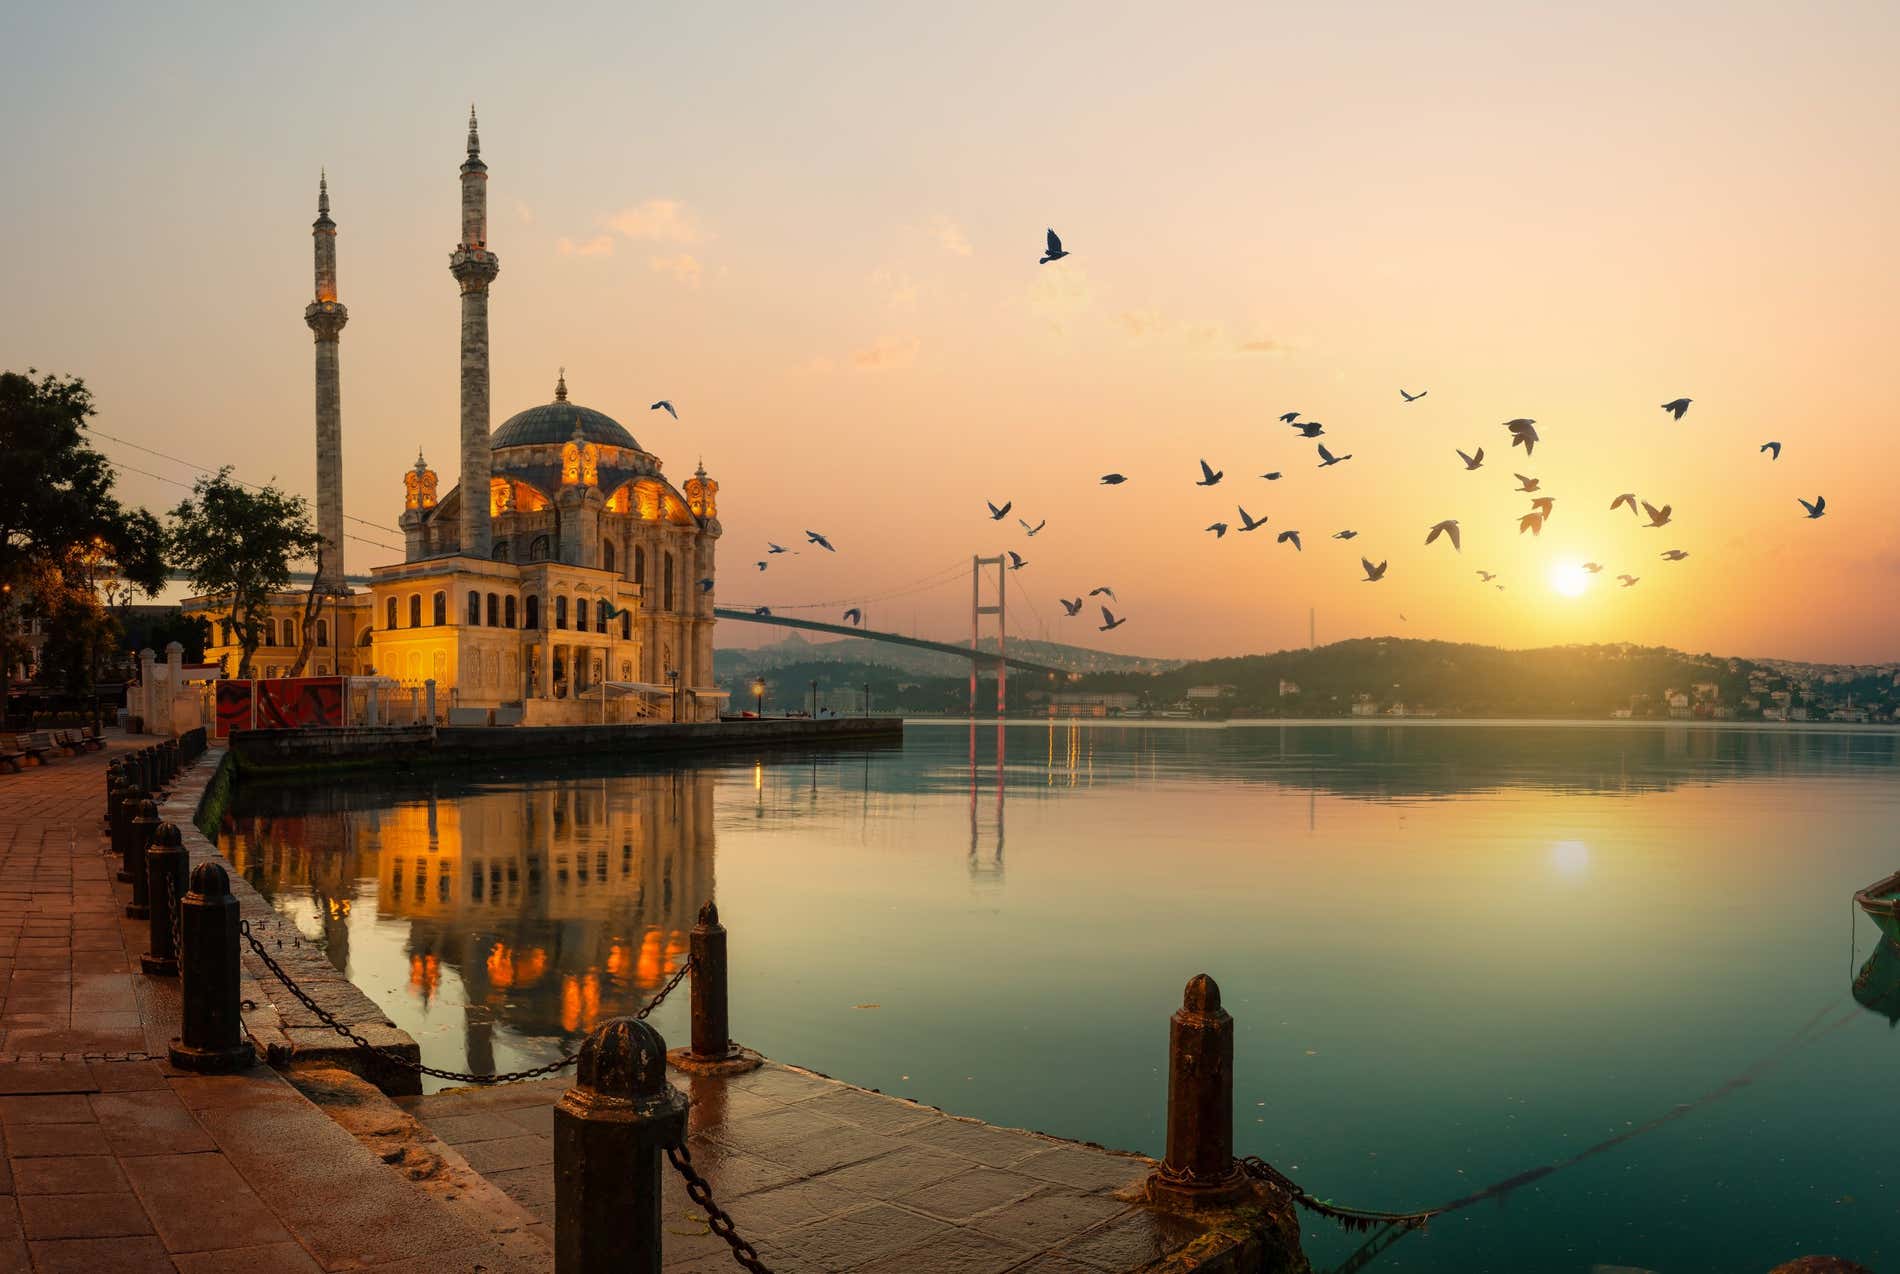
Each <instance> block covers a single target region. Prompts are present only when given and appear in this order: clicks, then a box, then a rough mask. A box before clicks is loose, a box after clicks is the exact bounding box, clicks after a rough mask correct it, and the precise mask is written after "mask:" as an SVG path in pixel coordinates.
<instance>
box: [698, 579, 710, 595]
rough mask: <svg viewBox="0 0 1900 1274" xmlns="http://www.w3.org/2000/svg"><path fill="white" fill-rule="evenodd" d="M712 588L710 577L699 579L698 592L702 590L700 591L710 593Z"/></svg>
mask: <svg viewBox="0 0 1900 1274" xmlns="http://www.w3.org/2000/svg"><path fill="white" fill-rule="evenodd" d="M712 589H713V582H712V580H710V579H703V580H701V581H699V591H700V592H702V593H710V592H712Z"/></svg>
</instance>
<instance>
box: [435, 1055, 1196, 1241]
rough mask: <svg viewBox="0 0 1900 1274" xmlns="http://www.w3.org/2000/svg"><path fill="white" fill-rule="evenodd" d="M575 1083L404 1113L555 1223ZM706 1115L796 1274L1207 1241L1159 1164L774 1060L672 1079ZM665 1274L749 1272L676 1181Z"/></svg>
mask: <svg viewBox="0 0 1900 1274" xmlns="http://www.w3.org/2000/svg"><path fill="white" fill-rule="evenodd" d="M567 1082H568V1081H566V1080H553V1081H545V1082H541V1083H535V1084H516V1085H510V1086H508V1087H506V1088H498V1089H471V1088H464V1089H454V1090H450V1091H447V1092H441V1093H436V1094H433V1095H431V1096H428V1097H421V1098H415V1097H410V1098H402V1099H400V1101H401V1104H402V1105H403V1106H404V1108H406V1109H407V1110H409V1111H410V1112H411V1113H413V1114H414V1115H415V1116H416V1117H417V1118H418V1119H420V1120H421V1121H422V1123H423V1124H424V1125H426V1126H427V1127H428V1129H429V1130H430V1131H431V1132H433V1133H434V1134H435V1135H436V1136H437V1137H439V1138H440V1139H441V1140H442V1141H444V1142H446V1143H448V1144H449V1145H450V1146H452V1147H453V1148H454V1149H455V1150H456V1151H457V1152H459V1153H460V1154H461V1156H462V1157H463V1158H465V1159H466V1160H467V1161H468V1163H469V1164H470V1166H472V1167H473V1168H475V1169H476V1170H477V1171H479V1172H481V1173H482V1174H483V1175H484V1176H486V1177H487V1178H488V1179H489V1180H490V1181H492V1182H493V1183H495V1184H496V1185H499V1186H501V1187H502V1189H504V1190H505V1191H507V1192H508V1194H509V1195H510V1196H511V1197H512V1198H514V1199H515V1200H516V1201H517V1202H519V1203H520V1204H521V1205H522V1206H524V1207H525V1208H527V1209H528V1210H529V1211H530V1212H532V1213H534V1214H536V1215H537V1216H539V1217H540V1218H542V1219H543V1220H545V1221H550V1222H551V1221H552V1219H553V1215H554V1173H553V1161H554V1151H553V1125H554V1120H553V1103H554V1102H555V1101H556V1100H558V1099H559V1097H560V1095H561V1093H562V1092H563V1091H564V1090H565V1089H566V1087H567ZM673 1082H674V1083H675V1085H676V1086H678V1087H679V1088H680V1089H681V1091H682V1092H684V1093H685V1094H686V1095H687V1096H688V1097H689V1098H690V1099H691V1101H692V1113H691V1115H690V1116H689V1124H688V1128H689V1141H688V1145H689V1147H690V1149H691V1150H692V1154H693V1164H694V1166H695V1167H696V1168H697V1169H698V1170H699V1171H700V1173H701V1174H702V1175H704V1176H705V1177H706V1178H707V1180H708V1181H710V1182H711V1183H712V1186H713V1193H714V1196H715V1198H717V1199H718V1201H719V1203H720V1204H721V1205H722V1206H723V1207H725V1209H726V1210H727V1211H728V1212H729V1213H730V1214H731V1215H732V1218H733V1220H734V1221H735V1222H736V1223H737V1225H738V1227H739V1232H740V1234H741V1235H743V1236H744V1237H746V1238H747V1239H750V1240H751V1241H752V1242H753V1244H754V1245H755V1246H756V1247H757V1248H758V1249H759V1254H760V1256H761V1257H762V1258H763V1259H764V1261H765V1263H766V1264H767V1265H769V1266H771V1267H772V1269H773V1270H775V1271H779V1274H803V1272H805V1271H820V1270H824V1271H831V1270H854V1271H864V1272H865V1274H894V1272H896V1271H945V1272H946V1274H1005V1272H1006V1271H1009V1272H1020V1274H1100V1272H1101V1271H1104V1270H1117V1271H1124V1270H1136V1269H1141V1268H1144V1267H1146V1266H1148V1265H1149V1264H1150V1263H1151V1262H1155V1261H1158V1260H1161V1259H1162V1258H1164V1257H1166V1256H1168V1255H1170V1254H1172V1253H1178V1252H1179V1251H1181V1250H1182V1249H1183V1248H1185V1247H1187V1246H1188V1245H1189V1244H1191V1243H1193V1242H1194V1241H1195V1240H1196V1239H1199V1238H1201V1237H1202V1236H1203V1234H1204V1233H1205V1227H1204V1226H1202V1225H1199V1224H1197V1223H1195V1222H1193V1221H1191V1220H1187V1219H1184V1218H1181V1217H1178V1216H1174V1215H1170V1214H1168V1213H1164V1212H1158V1211H1155V1210H1153V1209H1151V1208H1148V1207H1145V1206H1142V1205H1141V1204H1140V1203H1139V1202H1138V1201H1137V1198H1136V1196H1137V1192H1138V1189H1139V1186H1140V1184H1141V1182H1142V1181H1143V1180H1144V1179H1145V1178H1146V1177H1147V1175H1148V1173H1149V1171H1150V1169H1152V1168H1153V1166H1154V1165H1153V1163H1152V1161H1150V1160H1148V1159H1144V1158H1141V1157H1139V1156H1135V1155H1125V1154H1119V1153H1116V1152H1113V1151H1108V1150H1103V1149H1100V1148H1099V1147H1095V1146H1087V1145H1082V1144H1079V1143H1076V1142H1068V1141H1058V1140H1056V1139H1054V1138H1050V1137H1044V1136H1041V1135H1039V1134H1037V1133H1031V1132H1021V1131H1018V1130H1015V1129H1006V1128H993V1127H990V1126H989V1125H987V1124H982V1123H978V1122H976V1121H973V1120H968V1119H961V1118H957V1117H955V1116H952V1115H947V1114H944V1113H943V1112H942V1111H939V1110H936V1109H934V1108H932V1107H929V1106H922V1105H918V1104H917V1103H915V1102H910V1101H905V1100H903V1099H901V1098H896V1097H887V1096H884V1095H883V1094H880V1093H873V1092H869V1091H866V1090H864V1089H861V1088H853V1087H851V1086H850V1085H848V1084H843V1083H840V1082H838V1081H836V1080H832V1079H828V1078H826V1077H824V1076H821V1075H816V1074H813V1073H811V1072H809V1071H803V1070H799V1069H796V1068H793V1067H788V1066H781V1065H777V1064H775V1063H767V1064H766V1066H765V1067H764V1068H763V1069H762V1070H758V1071H755V1072H753V1073H752V1074H749V1075H740V1076H737V1077H734V1078H731V1079H712V1078H697V1077H695V1078H688V1077H685V1076H679V1075H675V1076H673ZM664 1207H665V1215H666V1217H667V1218H668V1222H667V1227H666V1228H667V1234H666V1250H665V1256H666V1268H667V1269H668V1270H678V1271H682V1274H688V1272H689V1274H715V1271H726V1270H732V1269H736V1268H737V1267H736V1266H735V1265H733V1263H732V1258H731V1256H730V1254H729V1253H728V1252H727V1251H726V1245H725V1243H724V1242H723V1241H722V1240H720V1239H719V1238H718V1237H717V1236H715V1235H714V1234H712V1233H711V1231H710V1230H709V1229H708V1227H707V1225H706V1222H705V1218H704V1217H703V1215H701V1214H700V1213H699V1212H698V1211H697V1209H695V1208H694V1207H693V1205H692V1203H691V1202H690V1201H689V1200H688V1199H687V1197H686V1192H685V1190H684V1188H683V1186H682V1185H681V1183H680V1181H679V1179H678V1177H677V1175H676V1174H673V1173H670V1172H669V1173H668V1174H667V1193H666V1198H665V1204H664Z"/></svg>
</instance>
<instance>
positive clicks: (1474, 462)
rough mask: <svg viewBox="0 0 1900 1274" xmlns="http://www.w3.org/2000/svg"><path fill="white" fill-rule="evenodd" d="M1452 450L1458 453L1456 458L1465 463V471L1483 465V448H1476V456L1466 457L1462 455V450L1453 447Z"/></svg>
mask: <svg viewBox="0 0 1900 1274" xmlns="http://www.w3.org/2000/svg"><path fill="white" fill-rule="evenodd" d="M1452 450H1453V451H1456V452H1457V453H1458V458H1459V459H1460V460H1462V461H1464V462H1465V468H1467V469H1476V468H1477V467H1478V466H1480V465H1482V464H1483V463H1484V448H1483V447H1479V448H1478V454H1477V455H1475V456H1468V455H1466V454H1465V453H1464V450H1463V449H1462V448H1459V447H1453V448H1452Z"/></svg>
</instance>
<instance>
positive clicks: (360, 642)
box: [198, 108, 724, 725]
mask: <svg viewBox="0 0 1900 1274" xmlns="http://www.w3.org/2000/svg"><path fill="white" fill-rule="evenodd" d="M487 183H488V170H487V165H486V164H484V163H483V162H482V158H481V142H480V138H479V136H478V134H477V131H476V122H475V113H474V110H473V109H472V108H471V109H470V111H469V126H468V154H467V159H466V160H465V161H464V163H463V164H462V167H461V185H462V199H461V212H462V236H461V241H460V242H459V243H458V244H457V245H456V247H455V248H454V249H453V250H452V251H451V252H450V254H449V271H450V273H451V274H452V275H453V276H454V278H455V280H456V282H457V283H458V285H459V286H460V291H461V302H462V304H461V428H460V455H459V462H460V464H459V468H460V477H461V480H460V482H459V483H458V484H457V485H456V486H455V487H453V488H451V489H450V490H449V491H448V492H447V493H446V494H442V495H440V496H438V487H439V479H438V477H437V474H436V471H435V470H434V469H432V468H430V466H429V464H428V462H427V461H426V460H425V459H424V458H423V456H422V455H421V454H420V453H418V454H417V456H416V463H415V466H414V467H413V468H412V469H410V470H409V471H408V472H407V473H406V474H404V475H403V486H404V500H403V510H402V516H401V519H400V524H401V527H402V532H403V559H404V560H403V561H402V562H400V563H394V564H390V565H386V566H378V567H374V568H372V570H371V572H370V591H369V593H367V594H365V593H359V592H354V591H352V590H351V589H350V588H349V587H348V585H347V583H346V582H345V577H344V572H343V541H344V538H345V537H344V534H343V529H342V524H343V512H342V503H343V502H342V456H341V452H342V438H341V435H342V428H341V414H342V413H341V404H340V394H339V392H338V385H339V362H340V359H339V347H340V336H341V333H342V329H343V325H344V323H345V322H347V320H348V313H347V311H346V310H345V308H344V306H343V305H342V304H341V302H340V301H338V299H337V287H336V223H335V222H334V221H332V220H331V219H330V207H329V192H328V187H327V182H325V183H322V184H321V185H320V187H319V194H318V216H317V221H316V222H315V224H314V226H313V233H314V235H315V239H316V297H315V299H314V300H313V301H311V303H310V304H309V305H308V306H307V307H306V309H305V315H304V318H305V322H306V323H308V324H309V326H310V328H311V330H312V332H313V333H314V334H315V336H316V343H317V359H316V380H317V529H318V531H319V533H320V534H321V535H322V538H323V540H324V550H323V556H322V558H321V560H320V562H319V564H318V571H317V580H318V592H319V593H322V594H325V595H326V597H327V600H325V601H324V603H323V604H322V605H321V607H320V608H316V609H315V611H314V614H315V618H312V611H311V610H310V609H308V608H306V605H305V602H306V594H304V593H303V592H301V591H298V592H287V593H283V594H279V595H277V596H276V597H274V598H273V599H272V618H271V620H270V622H269V623H268V625H267V627H266V631H267V632H268V633H269V634H270V637H269V639H267V641H266V642H265V644H264V646H263V647H261V648H260V649H259V650H258V651H257V652H256V654H255V655H254V657H253V665H254V667H253V673H254V675H257V676H279V675H283V674H284V673H285V672H287V671H288V666H289V663H290V661H291V660H292V659H293V658H294V657H295V656H296V655H297V653H298V650H297V643H296V641H295V638H296V637H297V636H298V635H299V634H300V633H301V627H300V625H301V624H303V623H305V622H310V623H314V624H315V625H317V633H316V644H317V647H318V649H317V652H316V654H315V657H314V658H313V659H312V660H310V661H309V664H308V666H307V671H308V672H310V673H314V674H316V675H320V676H321V675H328V674H330V673H331V672H332V670H334V671H335V672H336V673H340V674H350V675H358V676H376V677H379V678H383V679H388V680H393V681H394V682H395V683H396V684H397V685H398V686H399V687H422V686H424V685H426V683H428V682H429V681H433V682H434V683H435V693H436V696H437V710H438V712H439V713H444V714H445V715H447V716H448V718H449V719H450V720H461V721H471V720H483V721H487V720H493V721H496V722H498V723H500V722H516V721H519V722H523V723H526V724H531V725H543V724H569V723H584V722H595V721H601V720H603V719H605V720H627V719H630V718H633V717H658V718H661V719H681V720H705V719H712V718H714V717H716V716H717V715H718V711H719V707H720V704H721V703H722V701H723V699H724V695H723V693H722V692H720V691H719V690H718V689H717V688H716V687H715V686H714V685H713V624H714V619H713V592H712V581H713V580H714V578H715V561H714V548H715V546H716V544H717V542H718V540H719V535H720V526H719V516H718V506H717V496H718V491H719V484H718V483H716V482H714V481H713V480H712V479H711V478H709V477H707V476H706V471H705V467H704V466H703V465H701V466H700V468H699V469H698V471H697V472H696V473H694V475H693V476H692V477H691V478H689V479H687V480H686V482H685V483H684V484H683V489H681V488H676V487H675V486H674V485H673V484H672V483H671V482H670V481H668V479H667V477H666V475H665V473H664V471H663V469H662V467H661V463H660V459H659V457H658V456H656V455H654V454H653V453H652V452H650V451H648V450H647V449H646V448H645V447H643V446H641V445H640V442H639V441H638V440H637V439H636V438H635V437H634V436H633V434H632V433H631V432H630V431H628V429H627V428H626V426H624V425H622V424H621V423H620V422H619V421H617V420H615V419H614V418H613V417H612V416H609V415H608V414H607V413H605V412H602V411H597V410H595V409H593V408H590V407H584V406H581V405H580V404H579V403H576V402H573V401H571V400H570V399H569V397H568V390H567V377H566V370H565V369H562V371H561V373H560V375H559V376H558V377H557V379H556V381H555V385H554V396H553V398H552V399H551V400H550V401H549V402H546V403H543V404H541V405H540V406H536V407H529V408H528V409H527V410H525V411H521V412H517V413H516V414H515V415H513V416H510V417H509V418H508V419H507V420H505V421H503V422H502V425H501V427H500V428H499V429H496V430H494V431H493V433H492V434H491V433H490V431H489V401H488V387H489V372H488V293H489V287H490V285H491V284H492V283H493V282H494V280H495V277H496V276H497V275H498V274H499V273H500V262H499V261H498V260H497V258H496V256H495V254H494V253H493V252H491V251H490V250H489V248H488V241H487V239H488V236H487V223H488V216H487V209H488V192H487ZM667 418H668V419H669V420H670V419H671V418H672V417H671V415H670V413H669V415H668V417H667ZM484 490H485V491H486V492H487V500H486V502H485V504H486V507H484V502H483V501H481V500H479V499H477V500H471V499H470V498H469V497H470V493H471V492H480V491H484ZM198 609H199V613H202V614H205V615H206V617H207V618H209V619H210V620H212V623H213V637H212V641H211V643H210V645H209V648H208V650H207V656H208V657H209V658H212V659H217V658H219V657H220V656H223V657H224V659H225V662H226V664H227V667H228V668H229V669H230V670H232V671H234V670H235V667H236V647H235V646H234V645H233V644H232V641H231V637H232V633H231V625H230V624H229V622H228V617H226V616H220V615H217V614H213V613H211V611H210V609H209V608H202V607H201V608H198ZM280 623H281V628H280ZM332 637H334V638H335V642H334V644H332V643H331V640H330V639H331V638H332ZM280 638H281V640H280ZM444 697H446V705H445V704H444Z"/></svg>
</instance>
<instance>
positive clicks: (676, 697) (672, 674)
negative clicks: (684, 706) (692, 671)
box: [666, 668, 680, 721]
mask: <svg viewBox="0 0 1900 1274" xmlns="http://www.w3.org/2000/svg"><path fill="white" fill-rule="evenodd" d="M666 684H667V685H669V686H671V687H672V699H673V720H675V721H678V720H679V719H680V670H679V669H677V668H668V669H667V670H666Z"/></svg>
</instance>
